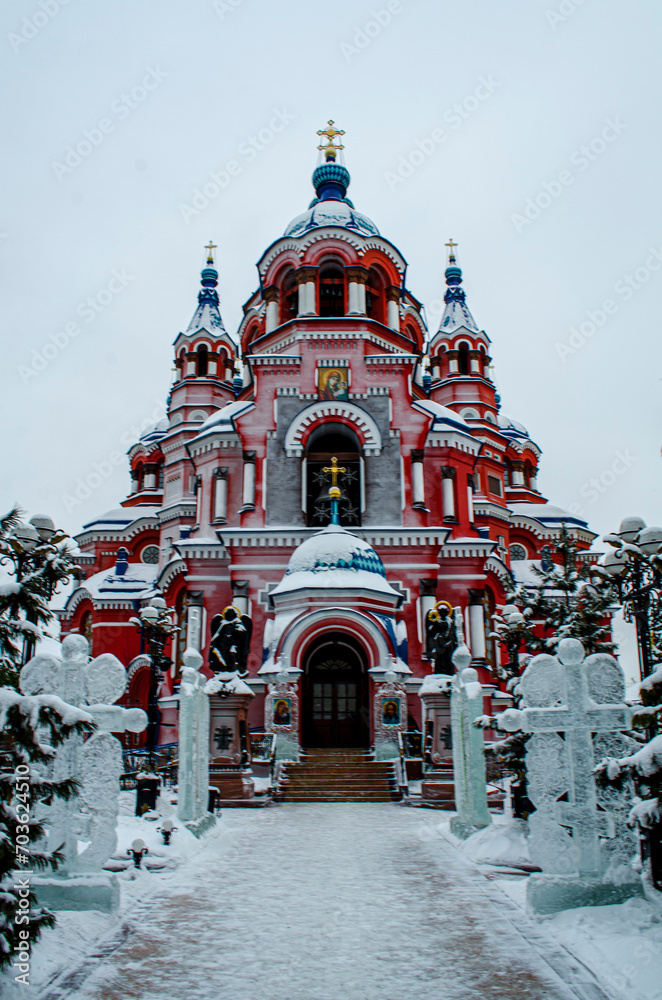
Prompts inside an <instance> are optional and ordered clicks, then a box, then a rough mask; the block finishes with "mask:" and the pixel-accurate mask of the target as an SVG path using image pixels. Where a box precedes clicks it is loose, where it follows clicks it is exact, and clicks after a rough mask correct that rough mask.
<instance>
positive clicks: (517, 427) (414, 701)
mask: <svg viewBox="0 0 662 1000" xmlns="http://www.w3.org/2000/svg"><path fill="white" fill-rule="evenodd" d="M319 134H321V135H322V136H323V144H322V146H320V149H321V151H322V155H321V157H320V159H321V162H320V164H319V165H318V166H317V168H316V170H315V171H314V173H313V186H314V189H315V197H314V198H313V200H312V202H311V203H310V206H309V208H308V209H307V210H306V211H305V212H304V213H303V214H301V215H299V216H297V217H296V218H295V219H294V220H293V221H292V222H290V224H289V225H288V226H287V227H286V229H285V232H284V234H283V235H282V236H280V237H279V238H277V239H276V240H275V241H274V242H273V243H272V244H271V245H270V246H268V247H267V249H266V250H265V251H264V253H263V254H262V256H261V258H260V260H259V262H258V265H257V268H258V288H257V290H256V291H255V292H254V293H253V294H252V295H251V296H250V297H249V298H248V300H247V302H246V303H245V305H244V308H243V319H242V321H241V324H240V326H239V329H238V331H237V334H236V336H233V335H230V334H229V333H228V332H227V330H226V329H225V326H224V324H223V320H222V317H221V311H220V308H219V296H218V291H217V283H218V272H217V270H216V268H215V266H214V256H213V250H214V249H215V248H214V246H213V244H211V243H210V245H209V247H208V248H207V260H206V266H205V267H204V269H203V270H202V276H201V288H200V290H199V292H198V305H197V308H196V310H195V312H194V315H193V318H192V320H191V322H190V323H189V325H188V327H187V329H186V330H185V332H183V333H179V334H178V335H177V337H176V338H175V341H174V360H175V371H176V374H175V380H174V384H173V386H172V389H171V392H170V395H169V399H168V407H167V414H168V415H167V418H166V419H164V420H162V421H161V422H160V423H158V424H157V425H156V426H155V427H153V428H152V429H150V430H149V431H148V432H146V433H144V434H143V435H142V437H141V438H140V440H139V441H137V442H136V443H135V445H134V446H133V447H132V448H131V449H130V451H129V456H128V457H129V462H130V466H131V476H132V487H131V493H130V495H129V496H128V497H127V498H126V499H125V500H124V501H123V502H122V504H121V506H120V507H118V508H117V509H115V510H111V511H109V512H107V513H105V514H103V515H102V516H100V517H98V518H96V519H95V520H93V521H91V522H90V523H89V524H86V525H85V526H84V527H83V529H82V531H81V532H80V534H79V535H78V536H77V541H78V544H79V547H80V552H81V555H80V556H79V563H80V566H81V574H80V579H79V580H78V585H77V587H76V589H75V590H74V591H73V593H72V595H71V596H70V598H69V599H68V601H67V604H66V607H65V609H64V611H63V612H62V613H61V618H62V631H63V633H68V632H81V633H84V634H85V635H86V636H87V637H88V638H89V639H90V641H91V644H92V652H93V655H95V656H96V655H98V654H100V653H102V652H106V651H110V652H113V653H115V654H116V655H117V656H118V657H119V658H120V659H121V660H122V661H123V662H124V663H126V664H127V666H128V671H129V687H128V694H127V696H126V699H125V700H126V702H127V703H128V704H131V705H141V706H143V707H146V703H147V699H148V690H149V678H150V670H149V660H148V658H147V657H146V656H145V655H144V651H142V650H141V648H140V641H141V640H140V634H139V632H138V631H137V629H136V628H135V627H134V626H133V625H132V624H131V623H130V621H129V619H130V618H132V617H134V616H135V615H136V613H137V611H138V610H139V609H140V607H141V606H143V605H145V604H147V603H148V602H149V600H150V599H151V598H153V597H154V596H162V597H163V598H165V600H166V602H167V604H168V605H169V606H170V607H172V608H174V609H175V614H176V621H177V624H178V625H179V627H180V631H179V632H178V633H177V637H176V639H175V640H173V643H172V645H173V648H172V651H171V655H172V660H173V664H172V667H171V669H170V671H169V673H168V675H167V677H166V678H165V680H164V681H163V684H162V688H161V706H162V716H161V727H160V732H159V735H158V742H159V743H167V742H170V741H173V740H176V738H177V689H178V676H179V671H180V668H181V663H182V655H183V652H184V650H185V649H186V647H187V646H192V647H195V648H198V649H199V650H200V651H201V652H202V654H203V656H204V657H205V660H206V659H207V655H208V648H209V641H210V625H211V621H212V618H214V616H216V615H218V614H221V613H223V611H224V609H226V608H228V607H230V606H233V607H234V608H236V609H238V611H239V612H240V613H241V614H247V615H249V616H250V618H251V619H252V622H253V631H252V639H251V646H250V654H249V657H248V664H247V668H248V675H247V676H246V677H245V683H246V684H247V685H248V687H249V688H250V689H251V691H252V692H253V695H254V697H253V698H252V699H251V705H250V714H249V718H248V724H249V726H250V728H251V730H253V731H262V730H264V731H266V732H273V731H279V730H281V729H282V730H284V731H288V732H290V733H291V734H292V736H293V738H294V740H295V742H298V743H299V745H301V746H313V747H364V748H367V747H370V746H372V745H373V744H374V743H375V741H376V740H378V739H379V738H380V737H384V736H385V735H391V736H392V735H393V733H394V732H395V731H396V730H398V729H405V728H408V727H409V728H411V727H412V726H413V725H416V726H421V724H422V721H423V720H422V719H421V701H420V699H419V697H418V690H419V688H420V686H421V680H422V678H423V677H424V676H425V675H427V674H429V673H430V672H431V670H432V666H431V663H430V660H429V659H427V658H426V655H425V618H426V614H427V613H428V611H430V610H431V609H432V608H433V607H434V606H435V605H436V604H438V602H445V604H446V605H447V606H448V607H460V608H461V609H462V611H463V613H464V622H465V635H466V641H467V644H468V645H469V648H470V651H471V654H472V658H473V666H474V667H476V668H477V669H478V671H479V676H480V679H481V681H482V682H483V684H484V691H485V693H486V698H487V699H488V704H486V709H488V710H489V707H490V706H489V698H490V692H495V694H496V690H497V687H498V685H497V682H496V679H495V677H496V675H495V666H496V664H497V661H498V657H499V649H498V648H497V644H495V642H494V641H493V640H492V639H490V638H489V632H490V631H491V623H490V617H491V615H492V614H493V613H494V611H495V610H496V608H497V607H498V606H499V605H502V604H504V603H505V601H506V591H505V582H506V581H507V579H508V578H509V576H510V574H511V573H512V574H514V575H515V576H519V577H520V578H521V577H522V576H523V574H526V572H527V571H528V569H529V568H530V564H531V561H535V560H539V559H540V551H541V549H542V547H543V546H545V545H550V544H552V545H553V542H554V540H555V539H556V538H558V536H559V534H560V532H561V529H562V526H565V529H566V530H567V531H568V532H569V533H570V534H571V535H572V536H573V537H574V538H575V540H576V541H577V543H578V545H579V547H580V548H584V549H586V548H588V547H589V545H590V543H591V541H592V539H593V538H594V537H595V536H594V534H593V533H592V532H590V531H589V530H588V527H587V525H586V523H585V522H584V521H582V520H580V519H579V518H577V517H573V516H571V515H570V514H568V513H566V512H565V511H563V510H561V509H560V508H558V507H555V506H552V505H551V504H549V503H548V502H547V500H546V499H545V498H544V497H542V496H541V494H540V492H539V491H538V488H537V472H538V462H539V459H540V449H539V448H538V446H537V445H536V444H535V443H534V442H533V441H532V440H531V438H530V437H529V435H528V433H527V431H526V430H525V428H524V427H523V426H522V424H520V423H518V422H517V421H515V420H512V419H510V418H509V417H507V416H505V415H504V414H503V413H502V411H501V408H500V399H499V396H498V394H497V391H496V387H495V385H494V382H493V381H492V377H491V367H490V364H491V358H490V338H489V337H488V336H487V334H486V333H485V332H484V331H483V330H481V329H480V328H479V327H478V325H477V324H476V322H475V321H474V318H473V316H472V314H471V312H470V311H469V308H468V306H467V303H466V296H465V292H464V289H463V287H462V272H461V270H460V268H459V267H458V265H457V259H456V254H455V246H456V245H455V244H454V243H453V242H452V241H451V242H450V243H449V244H447V246H448V248H449V255H448V267H447V268H446V272H445V278H446V290H445V294H444V300H445V311H444V313H443V317H442V319H441V323H440V326H439V329H438V330H437V331H434V332H432V333H431V334H430V333H429V332H428V330H427V328H426V324H425V320H424V316H423V312H422V306H421V303H420V302H419V301H418V300H417V299H416V298H415V296H414V295H413V294H412V292H411V291H410V290H409V288H408V287H407V264H406V261H405V259H404V257H403V256H402V254H401V252H400V251H399V250H398V248H397V247H395V246H394V245H393V244H392V243H391V242H390V241H389V240H388V239H387V238H385V237H384V236H382V235H381V234H380V232H379V230H378V229H377V227H376V226H375V224H374V223H373V222H372V221H371V220H370V219H368V218H367V217H366V216H365V215H362V214H361V213H360V212H358V211H357V210H356V209H355V208H354V205H353V204H352V202H351V201H350V199H349V198H348V197H347V189H348V187H349V182H350V176H349V172H348V171H347V169H346V168H345V166H343V165H342V163H341V162H340V160H339V150H340V149H341V148H342V146H341V145H340V143H339V136H340V135H342V133H340V132H337V131H336V130H335V129H334V127H333V125H332V123H330V124H329V128H328V129H326V130H324V131H323V132H321V133H319ZM167 361H168V359H167V357H166V355H165V354H164V364H166V363H167ZM334 487H335V488H336V492H335V496H337V497H338V499H337V501H333V500H332V498H331V497H330V495H329V490H330V488H331V490H332V493H333V488H334ZM334 502H335V503H337V517H334V518H331V504H332V503H334ZM331 521H337V522H338V523H330V522H331ZM166 652H168V650H167V649H166ZM210 676H211V673H210ZM385 691H386V692H390V693H391V695H392V697H391V698H390V699H389V702H390V705H387V709H388V710H387V711H386V709H385V705H386V703H385V701H384V698H383V697H380V695H382V694H383V693H384V692H385Z"/></svg>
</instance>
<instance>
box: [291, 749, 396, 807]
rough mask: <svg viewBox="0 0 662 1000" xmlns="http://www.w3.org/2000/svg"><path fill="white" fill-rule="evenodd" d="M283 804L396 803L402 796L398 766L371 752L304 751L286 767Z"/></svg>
mask: <svg viewBox="0 0 662 1000" xmlns="http://www.w3.org/2000/svg"><path fill="white" fill-rule="evenodd" d="M275 797H276V800H277V801H279V802H396V801H398V800H399V799H400V798H401V797H402V796H401V792H400V789H399V787H398V781H397V777H396V773H395V766H394V764H393V763H391V762H390V761H376V760H375V757H374V754H371V753H370V752H369V751H367V750H314V749H311V750H302V752H301V754H300V756H299V760H298V761H297V762H296V763H293V764H289V763H288V764H284V765H283V771H282V773H281V776H280V780H279V783H278V790H277V794H276V796H275Z"/></svg>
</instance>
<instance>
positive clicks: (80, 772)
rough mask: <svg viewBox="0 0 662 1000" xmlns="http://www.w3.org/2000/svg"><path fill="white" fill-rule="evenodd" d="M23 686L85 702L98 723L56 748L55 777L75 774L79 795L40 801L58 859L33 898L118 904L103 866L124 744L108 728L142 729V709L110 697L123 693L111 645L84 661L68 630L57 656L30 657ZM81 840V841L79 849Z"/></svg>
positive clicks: (112, 835) (59, 904)
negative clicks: (56, 866) (92, 729)
mask: <svg viewBox="0 0 662 1000" xmlns="http://www.w3.org/2000/svg"><path fill="white" fill-rule="evenodd" d="M20 686H21V691H22V692H23V694H55V695H57V696H58V697H60V698H62V700H63V701H65V702H67V703H68V704H70V705H74V706H75V707H76V708H81V707H82V708H87V710H88V711H89V713H90V715H91V716H92V718H93V719H94V721H95V723H96V724H97V730H96V732H95V733H93V735H92V736H91V737H90V738H89V739H87V740H85V741H83V738H82V737H80V736H76V735H74V736H71V737H69V739H67V740H66V741H65V742H64V743H63V744H62V746H61V747H59V748H58V750H57V752H56V754H55V758H54V761H53V764H52V768H51V775H52V777H53V779H54V780H62V779H64V778H76V779H78V780H79V781H80V782H81V789H80V792H79V795H78V796H76V797H75V798H73V799H70V800H69V801H68V802H63V801H62V800H59V799H54V801H53V804H52V805H51V806H49V807H45V815H44V821H45V825H46V826H47V828H48V830H49V836H48V849H49V850H51V851H52V850H55V849H57V848H59V847H60V845H63V853H64V863H63V865H62V866H61V867H60V869H58V872H57V873H56V874H55V875H54V876H53V877H51V878H46V877H43V876H40V877H38V878H36V879H35V882H34V884H35V890H36V892H37V896H38V899H39V902H40V903H42V904H44V905H46V906H49V907H51V908H52V909H56V910H88V909H95V910H104V911H110V910H114V909H116V908H117V906H118V905H119V889H118V886H117V880H116V878H115V876H112V875H109V874H108V873H106V872H102V871H101V869H102V866H103V865H104V864H105V862H106V861H107V860H108V858H109V857H110V855H111V854H113V852H114V851H115V847H116V844H117V841H116V826H117V814H118V796H119V777H120V775H121V773H122V770H123V768H122V747H121V744H120V743H119V741H118V740H117V739H116V738H115V737H114V736H113V735H112V733H120V732H125V731H129V732H134V733H139V732H142V731H143V730H144V729H145V728H146V726H147V716H146V714H145V713H144V712H143V711H142V709H140V708H129V709H127V708H121V707H120V706H119V705H114V704H113V702H115V701H117V700H118V698H121V696H122V695H123V694H124V691H125V689H126V670H125V669H124V667H123V666H122V664H121V663H120V661H119V660H118V659H117V657H116V656H113V654H112V653H103V654H102V655H101V656H97V657H96V659H94V660H92V661H91V662H90V657H89V643H88V642H87V639H85V637H84V636H82V635H76V634H72V635H69V636H67V637H66V639H65V640H64V642H63V643H62V660H60V659H59V658H58V657H56V656H52V655H50V654H41V655H39V656H35V657H33V658H32V659H31V660H30V661H29V662H28V663H26V664H25V666H24V667H23V669H22V671H21V680H20ZM79 842H84V843H86V845H87V846H85V847H84V848H83V850H82V851H81V852H80V853H79V851H78V848H79Z"/></svg>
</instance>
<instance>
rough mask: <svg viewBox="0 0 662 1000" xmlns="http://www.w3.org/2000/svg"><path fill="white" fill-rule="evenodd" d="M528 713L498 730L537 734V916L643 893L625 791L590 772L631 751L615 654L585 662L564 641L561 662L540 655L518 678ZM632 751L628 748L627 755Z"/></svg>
mask: <svg viewBox="0 0 662 1000" xmlns="http://www.w3.org/2000/svg"><path fill="white" fill-rule="evenodd" d="M520 686H521V690H522V694H523V702H522V703H523V705H524V706H525V707H524V708H522V709H519V710H516V709H509V710H508V711H507V712H504V713H503V716H502V720H501V721H500V724H499V725H500V728H502V729H506V730H509V731H511V732H514V731H517V730H521V731H523V732H527V733H532V734H533V735H532V736H531V738H530V739H529V741H528V743H527V747H526V769H527V784H528V796H529V798H530V799H531V801H532V802H533V804H534V805H535V807H536V811H535V812H534V813H533V814H532V816H531V817H530V818H529V826H530V831H531V833H530V841H529V847H530V854H531V860H532V861H533V863H534V864H537V865H539V866H540V868H542V871H543V874H542V875H540V876H534V877H532V878H531V879H529V883H528V899H529V903H530V905H531V906H532V907H533V909H535V910H536V911H538V912H539V913H552V912H555V911H556V910H562V909H567V908H570V907H573V906H587V905H601V904H606V903H617V902H620V901H621V900H623V899H626V898H627V897H628V896H631V895H635V894H638V893H640V892H641V885H640V882H639V880H638V879H637V878H636V876H635V873H634V871H633V870H632V868H630V867H629V865H628V861H629V859H630V858H631V857H632V855H633V853H634V851H635V842H634V839H633V835H632V833H631V832H630V831H629V830H628V829H627V827H626V825H625V818H626V815H627V799H628V797H629V795H628V790H627V789H626V788H622V789H621V790H618V789H615V788H609V789H606V790H603V789H601V788H598V787H597V785H596V781H595V777H594V773H593V772H594V769H595V767H596V765H597V764H599V763H600V761H601V760H602V759H603V758H604V757H605V756H609V755H611V754H612V750H614V751H615V750H620V748H621V747H624V746H627V745H628V742H629V741H628V737H626V736H624V735H623V734H622V730H624V729H627V728H629V726H630V719H631V711H630V709H629V708H628V707H627V706H626V705H625V704H624V703H623V698H624V696H625V680H624V677H623V671H622V669H621V667H620V665H619V664H618V662H617V661H616V660H615V659H614V657H613V656H610V655H608V654H607V653H594V654H592V655H591V656H588V657H586V659H584V647H583V646H582V644H581V642H579V640H577V639H562V640H561V642H560V643H559V647H558V653H557V656H551V655H549V654H548V653H542V654H540V655H539V656H535V657H534V658H533V659H532V660H531V662H530V663H529V665H528V667H527V668H526V670H525V671H524V673H523V675H522V679H521V681H520ZM626 752H627V751H626Z"/></svg>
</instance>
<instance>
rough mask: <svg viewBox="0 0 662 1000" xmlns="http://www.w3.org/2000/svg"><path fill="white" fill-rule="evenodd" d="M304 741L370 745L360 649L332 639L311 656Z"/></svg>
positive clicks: (318, 744)
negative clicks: (358, 650)
mask: <svg viewBox="0 0 662 1000" xmlns="http://www.w3.org/2000/svg"><path fill="white" fill-rule="evenodd" d="M305 690H306V697H305V700H304V727H303V731H304V741H305V743H306V745H307V746H309V747H339V748H341V747H367V746H368V742H369V727H368V713H367V711H366V708H367V705H366V694H367V683H366V675H365V672H364V670H363V663H362V660H361V658H360V656H359V654H358V652H357V651H356V650H355V649H354V648H353V646H352V645H349V644H348V643H347V642H345V641H337V640H330V641H326V642H324V643H323V644H322V645H321V646H320V647H318V648H317V649H316V650H315V652H314V654H313V655H312V656H311V657H310V660H309V664H308V670H307V672H306V685H305Z"/></svg>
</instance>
